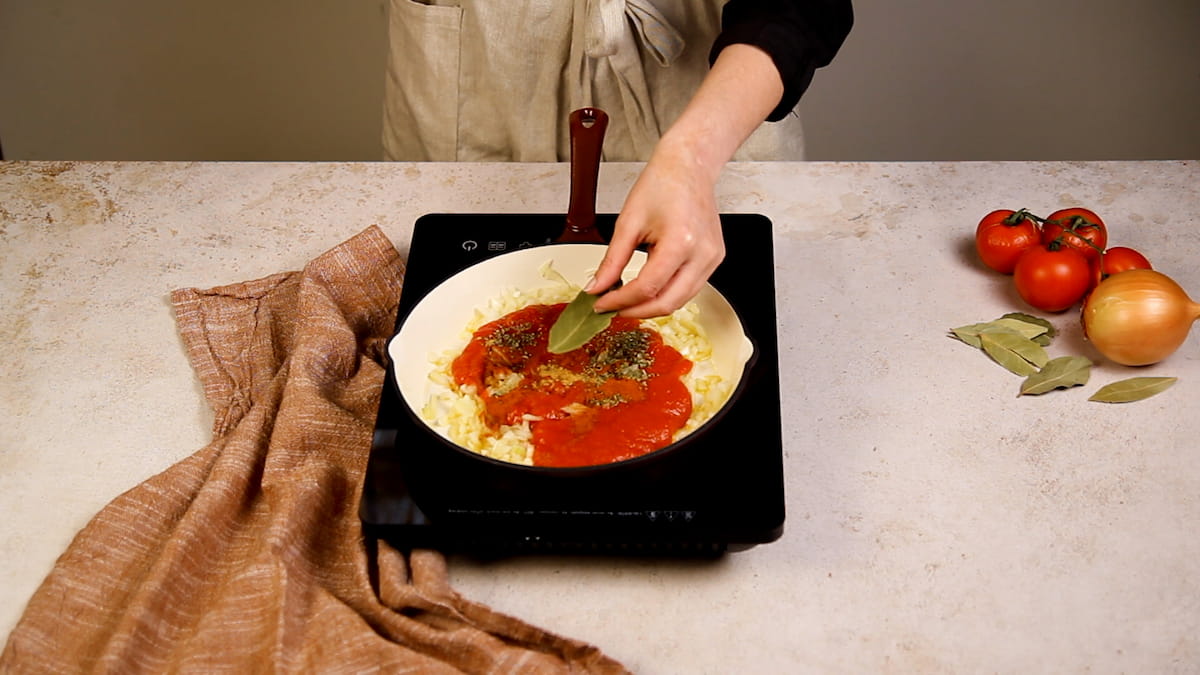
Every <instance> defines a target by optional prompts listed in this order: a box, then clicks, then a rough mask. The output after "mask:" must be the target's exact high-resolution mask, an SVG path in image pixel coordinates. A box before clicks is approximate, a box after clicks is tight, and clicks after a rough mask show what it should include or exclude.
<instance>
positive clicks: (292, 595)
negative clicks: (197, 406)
mask: <svg viewBox="0 0 1200 675" xmlns="http://www.w3.org/2000/svg"><path fill="white" fill-rule="evenodd" d="M403 271H404V264H403V262H402V261H401V259H400V257H399V255H398V254H397V252H396V249H395V248H394V247H393V246H392V244H391V242H390V241H388V239H387V237H386V236H384V234H383V233H382V232H381V231H380V230H379V229H378V228H376V227H371V228H369V229H367V230H366V231H364V232H362V233H360V234H359V235H357V236H355V237H353V238H352V239H350V240H349V241H347V242H345V243H343V244H341V245H340V246H338V247H336V248H334V249H332V250H330V251H329V252H327V253H325V254H324V255H322V256H320V257H319V258H317V259H315V260H313V261H312V262H311V263H309V264H308V265H307V266H306V267H305V268H304V270H303V271H302V272H287V273H281V274H276V275H273V276H270V277H267V278H264V279H259V280H256V281H250V282H246V283H239V284H233V285H229V286H222V287H219V288H213V289H210V290H196V289H185V290H178V291H175V292H174V293H173V294H172V297H171V299H172V303H173V305H174V308H175V313H176V321H177V323H178V327H179V331H180V334H181V336H182V338H183V342H184V345H185V348H186V350H187V353H188V356H189V358H190V360H191V363H192V366H193V367H194V368H195V371H196V374H197V376H198V378H199V379H200V381H201V383H202V384H203V387H204V392H205V396H206V397H207V399H208V402H209V404H210V405H211V406H212V408H213V410H214V413H215V414H214V425H213V440H212V442H211V443H210V444H209V445H208V446H207V447H205V448H203V449H202V450H200V451H199V452H197V453H195V454H194V455H192V456H190V457H188V458H187V459H185V460H183V461H181V462H179V463H178V464H176V465H175V466H173V467H171V468H169V469H167V470H166V471H164V472H163V473H161V474H159V475H157V476H155V477H153V478H151V479H149V480H147V481H146V482H144V483H142V484H141V485H139V486H137V487H135V488H133V489H132V490H130V491H128V492H126V493H125V494H123V495H121V496H119V497H118V498H116V499H115V500H114V501H113V502H112V503H111V504H109V505H108V506H106V507H105V508H104V509H103V510H101V511H100V513H99V514H97V515H96V517H95V518H94V519H93V520H92V521H91V522H90V523H89V524H88V525H87V526H86V527H85V528H84V529H83V530H82V531H80V532H79V534H78V535H77V536H76V538H75V540H74V541H73V542H72V543H71V545H70V547H69V548H68V549H67V551H66V552H65V553H64V554H63V555H62V556H61V557H60V558H59V560H58V562H57V563H56V564H55V566H54V569H53V570H52V571H51V573H50V575H49V576H48V577H47V578H46V580H45V581H44V582H43V583H42V586H41V587H40V588H39V589H38V590H37V592H36V593H35V594H34V596H33V598H32V599H31V600H30V602H29V605H28V607H27V608H26V610H25V613H24V615H23V616H22V618H21V619H20V621H19V622H18V624H17V626H16V627H15V628H14V629H13V632H12V633H11V635H10V636H9V639H8V642H7V644H6V646H5V648H4V652H3V654H2V655H0V671H3V672H52V673H71V672H97V671H98V672H122V673H125V672H148V673H163V672H237V673H244V672H263V671H271V672H303V673H329V672H356V673H357V672H368V671H370V672H419V673H445V672H468V673H514V672H515V673H559V672H572V673H576V672H601V673H612V672H624V669H623V668H622V667H621V665H620V664H618V663H616V662H615V661H613V660H611V659H610V658H608V657H607V656H605V655H604V654H602V653H601V652H600V651H599V650H597V649H596V648H595V647H592V646H590V645H587V644H584V643H581V642H578V641H575V640H571V639H568V638H564V637H560V636H558V635H554V634H552V633H550V632H547V631H545V630H541V629H539V628H536V627H534V626H531V625H529V624H527V623H524V622H522V621H520V620H517V619H515V618H512V617H509V616H505V615H503V614H500V613H498V612H495V611H493V610H491V609H489V608H488V607H485V606H483V605H480V604H478V603H476V602H472V601H470V600H468V599H466V598H464V597H462V596H461V595H459V594H458V593H456V592H455V591H454V590H453V589H452V588H451V587H450V585H449V583H448V578H447V573H446V562H445V560H444V559H443V557H442V556H441V555H440V554H439V553H437V552H434V551H413V552H411V554H410V553H405V552H401V551H399V550H396V549H393V548H392V547H390V546H388V544H387V543H385V542H383V541H377V540H374V539H364V537H363V532H362V528H361V524H360V521H359V519H358V513H357V507H358V502H359V494H360V491H361V486H362V478H363V473H364V471H365V468H366V460H367V453H368V448H369V447H370V441H371V433H372V428H373V423H374V417H375V412H376V406H377V404H378V400H379V392H380V388H381V385H382V382H383V375H384V367H383V365H381V364H382V363H383V355H384V346H385V341H386V339H387V337H388V336H389V335H390V333H391V330H392V324H393V321H394V317H395V311H396V296H397V294H398V290H399V288H400V283H401V280H402V277H403Z"/></svg>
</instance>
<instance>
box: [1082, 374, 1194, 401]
mask: <svg viewBox="0 0 1200 675" xmlns="http://www.w3.org/2000/svg"><path fill="white" fill-rule="evenodd" d="M1178 380H1179V378H1177V377H1131V378H1129V379H1126V380H1118V381H1116V382H1112V383H1110V384H1106V385H1104V386H1103V387H1100V389H1099V390H1097V391H1096V393H1095V394H1092V397H1091V398H1089V399H1088V400H1089V401H1099V402H1101V403H1130V402H1132V401H1141V400H1142V399H1147V398H1150V397H1151V396H1154V395H1155V394H1158V393H1161V392H1163V391H1165V390H1167V389H1169V388H1170V387H1171V385H1173V384H1175V382H1176V381H1178Z"/></svg>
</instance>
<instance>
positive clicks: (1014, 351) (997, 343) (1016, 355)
mask: <svg viewBox="0 0 1200 675" xmlns="http://www.w3.org/2000/svg"><path fill="white" fill-rule="evenodd" d="M979 342H980V344H981V345H982V346H983V351H984V352H986V353H987V355H988V356H990V357H992V360H993V361H995V362H996V363H998V364H1000V365H1001V366H1003V367H1004V368H1005V369H1006V370H1008V371H1009V372H1012V373H1015V374H1017V375H1032V374H1034V373H1036V372H1037V371H1038V369H1039V368H1041V367H1042V366H1044V365H1046V362H1048V361H1049V360H1050V357H1049V356H1048V355H1047V354H1046V350H1045V349H1042V346H1041V345H1039V344H1037V343H1035V342H1033V341H1032V340H1030V339H1029V338H1026V337H1022V336H1020V335H1018V334H1016V333H1012V332H1009V331H1006V330H994V331H984V332H982V333H980V334H979Z"/></svg>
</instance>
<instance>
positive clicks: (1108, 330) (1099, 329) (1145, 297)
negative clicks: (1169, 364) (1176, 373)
mask: <svg viewBox="0 0 1200 675" xmlns="http://www.w3.org/2000/svg"><path fill="white" fill-rule="evenodd" d="M1197 318H1200V304H1197V303H1195V302H1192V300H1191V298H1189V297H1188V295H1187V293H1186V292H1184V290H1183V288H1181V287H1180V286H1179V284H1177V283H1175V281H1174V280H1173V279H1171V278H1170V277H1168V276H1167V275H1165V274H1163V273H1162V272H1158V271H1155V270H1126V271H1124V272H1119V273H1117V274H1114V275H1112V276H1110V277H1108V278H1107V279H1105V280H1104V281H1101V282H1100V284H1099V285H1097V286H1096V288H1095V289H1094V290H1093V291H1092V292H1091V294H1090V295H1088V297H1087V299H1086V300H1084V303H1083V312H1082V321H1083V334H1084V337H1086V338H1087V339H1088V340H1089V341H1090V342H1091V343H1092V344H1093V345H1094V346H1095V347H1096V349H1097V350H1098V351H1099V352H1100V353H1101V354H1103V355H1104V356H1105V357H1106V358H1108V359H1110V360H1112V361H1115V362H1117V363H1120V364H1122V365H1126V366H1148V365H1150V364H1152V363H1158V362H1159V361H1162V360H1163V359H1165V358H1167V357H1168V356H1170V355H1171V354H1173V353H1175V350H1176V349H1179V346H1180V345H1182V344H1183V341H1184V340H1186V339H1187V336H1188V332H1189V331H1190V330H1191V327H1192V323H1193V322H1195V321H1196V319H1197Z"/></svg>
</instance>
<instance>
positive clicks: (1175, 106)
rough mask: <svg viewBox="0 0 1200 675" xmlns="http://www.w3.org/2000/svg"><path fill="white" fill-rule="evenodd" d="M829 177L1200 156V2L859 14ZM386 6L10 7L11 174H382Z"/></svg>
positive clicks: (143, 0)
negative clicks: (50, 170)
mask: <svg viewBox="0 0 1200 675" xmlns="http://www.w3.org/2000/svg"><path fill="white" fill-rule="evenodd" d="M855 9H856V15H857V23H856V26H855V29H854V32H853V33H852V34H851V36H850V38H849V39H848V40H847V42H846V45H845V46H844V48H843V50H842V52H841V54H840V55H839V57H838V59H837V61H836V62H835V63H834V64H833V65H831V66H830V67H828V68H826V69H823V70H822V71H820V72H818V74H817V77H816V80H815V81H814V83H813V86H812V88H811V89H810V91H809V93H808V94H807V95H806V97H805V100H804V101H803V102H802V103H801V108H800V113H801V116H802V117H803V118H804V121H805V124H806V128H807V136H808V139H809V140H808V143H809V157H810V158H811V159H816V160H983V159H1001V160H1009V159H1013V160H1020V159H1197V158H1200V2H1197V1H1196V0H1042V1H1040V2H1039V1H1035V0H1006V1H1005V2H987V3H984V2H963V1H962V0H857V2H856V3H855ZM385 19H386V0H286V1H285V0H236V1H235V0H205V1H204V2H198V1H197V0H167V1H165V2H164V1H163V0H107V1H105V2H85V1H84V0H0V144H2V147H3V150H4V156H5V157H6V158H8V159H113V160H147V159H162V160H375V159H378V158H379V157H380V156H381V150H380V142H379V126H380V120H381V105H382V90H383V78H384V60H385V55H386V51H385V40H386V30H385V28H386V27H385Z"/></svg>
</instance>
